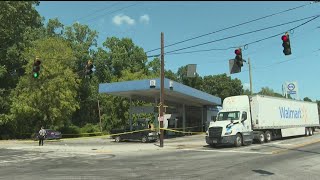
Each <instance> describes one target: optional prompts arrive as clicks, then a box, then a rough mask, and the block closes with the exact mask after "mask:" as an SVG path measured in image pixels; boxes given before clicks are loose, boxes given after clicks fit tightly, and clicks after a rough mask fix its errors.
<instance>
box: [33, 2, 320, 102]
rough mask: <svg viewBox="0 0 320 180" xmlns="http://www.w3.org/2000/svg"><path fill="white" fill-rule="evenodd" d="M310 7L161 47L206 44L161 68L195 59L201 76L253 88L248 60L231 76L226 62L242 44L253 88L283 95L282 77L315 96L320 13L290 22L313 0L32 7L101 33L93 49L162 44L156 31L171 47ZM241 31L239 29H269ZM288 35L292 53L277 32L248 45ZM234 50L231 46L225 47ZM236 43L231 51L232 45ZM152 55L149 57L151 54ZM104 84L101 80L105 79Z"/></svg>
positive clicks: (312, 9) (319, 89)
mask: <svg viewBox="0 0 320 180" xmlns="http://www.w3.org/2000/svg"><path fill="white" fill-rule="evenodd" d="M305 4H310V5H307V6H304V7H302V8H297V9H295V10H292V11H288V12H285V13H282V14H278V15H274V16H271V17H268V18H265V19H261V20H258V21H254V22H252V23H248V24H245V25H242V26H237V27H234V28H230V29H227V30H223V31H220V32H217V33H212V34H210V35H206V36H203V37H201V38H197V39H194V40H190V41H187V42H184V43H180V44H177V45H174V46H170V47H166V48H165V50H164V51H165V52H169V51H172V50H177V49H181V48H185V47H190V46H193V45H197V44H201V43H206V42H210V41H215V40H219V39H223V38H226V37H230V36H235V37H234V38H228V39H225V40H220V41H216V42H213V43H207V44H204V45H200V46H197V47H193V48H188V49H184V50H181V51H176V52H177V53H178V52H179V53H180V52H188V51H198V50H207V49H226V48H229V49H227V50H212V51H205V52H194V53H184V54H171V55H170V54H166V55H165V57H164V59H165V69H166V70H169V69H170V70H172V71H174V72H176V71H177V70H178V68H179V67H181V66H185V65H187V64H197V73H198V74H199V75H200V76H202V77H203V76H208V75H218V74H223V73H226V74H227V75H228V76H231V78H232V79H234V78H238V79H240V80H241V82H242V83H243V85H244V88H249V87H250V83H249V82H250V80H249V71H248V69H249V68H248V65H247V64H244V66H243V67H242V72H240V73H237V74H230V72H229V59H234V58H235V54H234V50H235V48H236V47H242V52H243V59H245V60H248V59H249V58H250V61H251V65H252V66H251V67H252V87H253V92H259V91H260V90H261V88H262V87H269V88H271V89H273V90H274V91H275V92H278V93H282V85H283V84H284V83H285V82H297V86H298V91H299V92H298V94H299V96H294V97H295V98H297V99H303V98H304V97H309V98H310V99H312V100H313V101H314V100H316V99H317V100H320V83H319V81H318V79H319V78H320V71H319V68H320V56H319V54H320V51H319V49H320V44H319V42H320V41H319V40H320V36H319V33H320V17H319V18H316V19H314V20H312V21H310V22H308V23H306V24H304V25H301V26H300V27H298V28H296V29H294V30H292V31H290V29H292V28H294V27H296V26H298V25H300V24H303V23H305V22H306V21H308V20H311V19H312V18H310V19H305V20H303V21H298V22H294V23H290V24H288V22H290V21H295V20H299V19H302V18H307V17H310V16H314V15H320V12H319V7H320V3H311V1H291V2H290V1H262V2H261V1H237V2H236V1H211V2H210V1H185V2H183V1H173V2H170V1H158V2H157V1H152V2H148V1H78V2H77V1H40V5H39V6H37V7H36V9H37V10H38V12H39V13H40V15H41V16H42V17H44V18H45V22H47V21H48V20H49V19H52V18H58V19H59V21H60V22H62V23H63V24H64V25H65V26H71V25H72V24H73V23H76V22H79V23H80V24H86V25H88V26H89V28H90V29H92V30H96V31H97V32H98V33H99V36H98V39H97V40H98V46H100V47H101V46H102V43H103V42H104V41H105V40H106V38H107V37H112V36H115V37H118V38H125V37H128V38H131V39H132V40H133V42H134V43H135V45H137V46H139V47H142V48H143V49H144V50H145V52H147V51H150V50H153V49H157V48H160V37H161V36H160V34H161V32H163V33H164V45H165V46H166V45H170V44H173V43H176V42H180V41H183V40H186V39H190V38H193V37H197V36H200V35H203V34H207V33H211V32H214V31H218V30H220V29H223V28H227V27H230V26H233V25H237V24H240V23H244V22H247V21H250V20H254V19H257V18H260V17H263V16H267V15H270V14H274V13H278V12H281V11H284V10H287V9H290V8H294V7H298V6H301V5H305ZM275 25H283V26H277V27H275V28H271V29H267V30H263V31H258V32H255V33H250V34H246V35H241V36H237V35H238V34H242V33H246V32H250V31H254V30H258V29H263V28H267V27H270V26H275ZM286 31H288V32H289V36H290V43H291V50H292V54H291V55H288V56H285V55H284V54H283V52H282V51H283V47H282V40H281V36H282V34H281V35H278V36H275V37H273V38H268V39H266V40H264V41H260V42H257V43H253V44H249V45H248V46H246V49H243V48H244V46H243V45H245V44H248V43H250V42H254V41H257V40H260V39H264V38H267V37H270V36H273V35H276V34H279V33H283V32H286ZM230 47H231V48H230ZM233 47H235V48H233ZM159 53H160V50H156V51H152V52H149V53H147V55H148V56H150V55H156V54H159ZM149 60H152V58H150V59H149ZM102 83H104V82H102Z"/></svg>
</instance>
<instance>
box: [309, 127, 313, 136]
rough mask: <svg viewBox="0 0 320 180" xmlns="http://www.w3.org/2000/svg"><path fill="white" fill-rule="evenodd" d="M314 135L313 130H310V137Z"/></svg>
mask: <svg viewBox="0 0 320 180" xmlns="http://www.w3.org/2000/svg"><path fill="white" fill-rule="evenodd" d="M312 135H313V130H312V128H309V136H312Z"/></svg>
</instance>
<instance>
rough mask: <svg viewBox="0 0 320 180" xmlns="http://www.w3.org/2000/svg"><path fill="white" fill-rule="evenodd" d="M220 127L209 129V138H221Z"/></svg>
mask: <svg viewBox="0 0 320 180" xmlns="http://www.w3.org/2000/svg"><path fill="white" fill-rule="evenodd" d="M221 134H222V127H211V128H209V137H221Z"/></svg>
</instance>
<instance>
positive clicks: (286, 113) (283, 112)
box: [279, 107, 301, 119]
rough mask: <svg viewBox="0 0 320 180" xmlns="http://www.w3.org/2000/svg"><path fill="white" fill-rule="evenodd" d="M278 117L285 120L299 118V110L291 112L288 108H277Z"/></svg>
mask: <svg viewBox="0 0 320 180" xmlns="http://www.w3.org/2000/svg"><path fill="white" fill-rule="evenodd" d="M279 110H280V117H281V118H285V119H297V118H301V110H300V109H299V110H292V109H290V108H285V107H279Z"/></svg>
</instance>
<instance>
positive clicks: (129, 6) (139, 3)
mask: <svg viewBox="0 0 320 180" xmlns="http://www.w3.org/2000/svg"><path fill="white" fill-rule="evenodd" d="M139 4H141V3H135V4H131V5H129V6H125V7H122V8H119V9H116V10H114V11H111V12H108V13H106V14H103V15H99V16H96V17H94V18H91V19H89V20H87V21H84V22H86V23H88V22H90V21H93V20H95V19H97V18H98V17H101V16H106V15H109V14H112V13H115V12H118V11H121V10H124V9H127V8H130V7H133V6H136V5H139Z"/></svg>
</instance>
